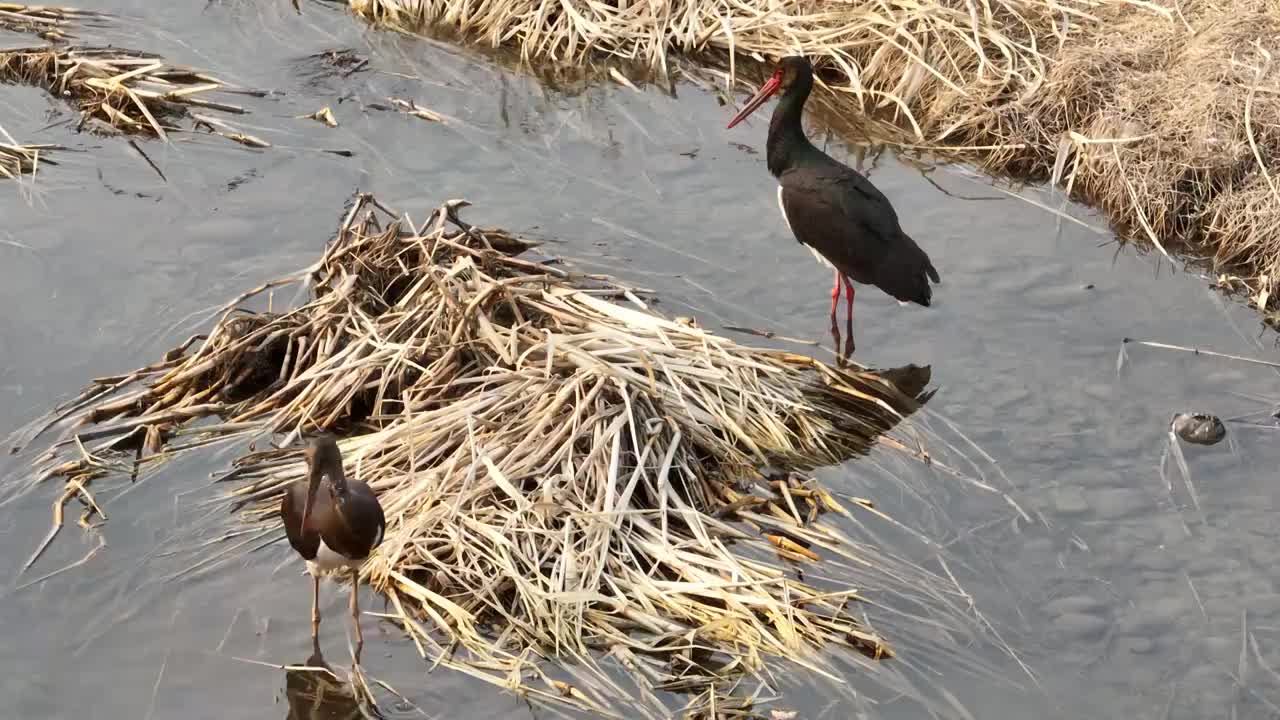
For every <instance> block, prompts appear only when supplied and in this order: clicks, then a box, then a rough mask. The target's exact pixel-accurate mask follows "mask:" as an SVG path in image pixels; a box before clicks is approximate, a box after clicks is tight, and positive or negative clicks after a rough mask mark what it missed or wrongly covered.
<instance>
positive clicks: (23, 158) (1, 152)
mask: <svg viewBox="0 0 1280 720" xmlns="http://www.w3.org/2000/svg"><path fill="white" fill-rule="evenodd" d="M59 149H61V148H60V147H59V146H57V145H48V144H45V145H23V144H21V143H19V142H18V141H17V140H14V139H13V136H12V135H10V134H9V133H8V132H7V131H6V130H5V129H4V127H0V177H3V178H5V179H8V180H16V179H17V178H18V177H20V176H22V175H34V174H35V173H36V171H37V170H38V169H39V168H40V165H41V163H45V164H49V165H56V164H57V163H54V162H53V161H52V160H49V159H48V158H47V157H46V155H47V154H48V152H49V151H50V150H59Z"/></svg>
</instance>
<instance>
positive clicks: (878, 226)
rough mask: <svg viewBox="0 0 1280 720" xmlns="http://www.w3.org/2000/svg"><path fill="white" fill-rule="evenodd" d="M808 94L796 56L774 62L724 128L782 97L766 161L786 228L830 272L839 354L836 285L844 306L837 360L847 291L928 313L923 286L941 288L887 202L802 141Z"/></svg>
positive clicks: (928, 293)
mask: <svg viewBox="0 0 1280 720" xmlns="http://www.w3.org/2000/svg"><path fill="white" fill-rule="evenodd" d="M812 89H813V66H812V65H811V64H810V63H809V61H808V59H806V58H804V57H800V56H792V57H784V58H782V59H781V60H779V61H778V66H777V68H776V69H774V71H773V75H772V76H770V77H769V80H768V81H767V82H765V84H764V86H763V87H761V88H760V91H759V92H757V93H756V94H755V97H752V98H751V99H750V100H749V101H747V104H746V106H745V107H743V108H742V111H741V112H739V113H738V114H737V115H735V116H734V117H733V119H732V120H730V121H729V127H730V128H732V127H733V126H735V125H737V124H738V123H740V122H742V120H743V119H745V118H746V117H747V116H748V115H750V114H751V113H752V112H755V110H756V108H758V107H760V106H761V105H763V104H764V101H765V100H768V99H769V98H770V97H771V96H772V95H773V94H774V93H776V92H778V91H779V90H782V99H781V100H779V101H778V106H777V108H775V109H774V111H773V117H772V119H770V120H769V139H768V144H767V146H766V148H767V151H766V158H767V159H768V163H769V172H771V173H773V176H774V177H776V178H777V179H778V205H779V206H780V207H781V208H782V217H783V220H785V221H786V223H787V227H789V228H790V229H791V232H792V234H794V235H795V236H796V240H799V241H800V242H801V243H802V244H804V245H805V246H806V247H808V248H809V250H810V252H812V253H813V254H814V256H815V257H816V258H818V261H819V262H821V263H822V264H824V265H826V266H828V267H831V268H833V269H834V271H835V281H834V283H833V285H832V287H831V334H832V335H833V336H834V337H835V341H836V352H837V353H838V352H839V351H840V330H839V326H838V325H837V323H836V310H837V309H838V307H839V302H840V285H841V283H843V284H844V289H845V297H846V299H847V300H848V312H847V314H846V316H845V331H846V334H847V335H848V338H847V339H846V341H845V351H844V355H845V356H848V355H850V354H852V353H853V348H854V344H853V294H854V291H853V283H854V282H858V283H862V284H864V285H874V286H876V287H878V288H880V289H881V290H883V291H884V292H886V293H888V294H889V295H891V296H892V297H893V298H895V299H896V300H897V301H898V302H899V303H901V304H906V303H908V302H914V303H918V304H920V305H924V306H926V307H928V305H929V302H930V300H931V299H932V297H933V289H932V288H931V287H930V285H929V281H930V280H932V281H933V282H935V283H936V282H940V280H939V278H938V271H937V270H935V269H934V267H933V263H931V262H929V256H928V255H926V254H925V252H924V250H921V249H920V246H919V245H917V244H916V242H915V241H914V240H912V239H911V238H910V237H909V236H908V235H907V234H906V233H905V232H903V231H902V227H901V226H899V225H898V214H897V213H896V212H894V210H893V206H892V205H890V204H889V199H888V198H886V197H885V196H884V194H883V193H881V192H880V191H879V190H877V189H876V186H875V185H872V184H871V181H870V180H868V179H867V178H865V177H863V175H862V174H861V173H859V172H858V171H856V170H854V169H853V168H851V167H849V166H847V165H844V164H843V163H840V162H838V161H837V160H835V159H834V158H832V157H831V156H830V155H827V154H826V153H824V152H822V151H821V150H819V149H818V148H816V147H814V146H813V143H811V142H809V138H807V137H805V134H804V128H803V127H802V125H801V122H800V116H801V113H802V112H803V111H804V103H805V101H806V100H808V99H809V91H810V90H812Z"/></svg>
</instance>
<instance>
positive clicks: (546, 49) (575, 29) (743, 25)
mask: <svg viewBox="0 0 1280 720" xmlns="http://www.w3.org/2000/svg"><path fill="white" fill-rule="evenodd" d="M349 2H350V5H351V7H352V8H353V9H354V10H355V11H356V12H358V13H359V14H361V15H363V16H365V17H367V18H369V19H370V20H372V21H374V22H377V23H380V24H383V25H385V26H389V27H393V28H397V29H400V30H405V31H413V30H415V29H421V28H425V27H444V28H448V29H451V30H455V31H458V32H461V33H462V34H464V35H466V36H469V37H472V38H476V39H478V40H480V41H482V42H487V43H490V44H493V45H512V46H516V47H518V48H519V49H520V52H521V53H522V55H523V56H524V57H526V58H540V59H554V60H562V61H564V60H571V61H576V60H581V59H584V58H586V57H587V56H588V55H589V54H591V53H603V54H607V55H611V56H615V57H619V58H623V59H625V60H627V61H639V62H643V63H646V64H648V65H649V66H651V67H654V68H656V69H659V70H664V71H665V70H667V69H668V66H669V64H670V57H669V56H670V54H671V53H673V52H674V53H681V54H685V55H700V56H703V57H708V56H710V57H713V58H716V59H717V60H718V59H720V58H725V57H726V56H727V60H728V65H729V69H730V73H731V75H733V74H736V73H735V72H734V71H735V70H736V68H735V65H736V64H737V63H739V62H741V61H742V60H745V59H749V58H756V59H776V58H777V57H780V56H783V55H789V54H794V53H803V54H805V55H808V56H810V57H811V58H813V59H815V61H817V62H818V64H819V66H820V67H821V68H822V71H823V77H824V78H825V80H826V82H827V83H828V84H829V85H830V86H831V87H832V88H834V89H835V90H836V91H838V92H842V93H844V94H846V95H847V102H846V104H845V107H846V108H848V107H849V106H850V105H852V106H853V107H857V108H859V109H861V110H862V111H864V112H866V113H869V114H875V115H876V116H877V117H883V118H888V119H889V120H891V121H893V122H894V123H895V124H896V126H897V128H898V129H899V131H900V132H901V133H902V138H900V139H902V140H903V141H904V142H905V143H906V144H909V145H912V146H914V147H918V148H927V149H931V150H937V151H940V152H952V153H956V154H957V155H958V156H959V157H962V158H964V159H968V160H971V161H974V162H977V163H979V164H981V165H983V166H984V167H985V168H987V169H988V170H991V171H995V172H999V173H1007V174H1011V175H1013V176H1016V177H1021V178H1029V179H1034V180H1051V181H1052V182H1054V183H1055V184H1060V185H1062V186H1063V187H1065V188H1066V189H1067V190H1068V191H1069V192H1071V193H1072V194H1073V195H1074V196H1075V197H1077V198H1079V199H1081V200H1083V201H1085V202H1089V203H1092V204H1096V205H1098V206H1099V207H1101V208H1102V209H1103V210H1104V211H1105V212H1106V213H1107V215H1108V216H1109V217H1110V218H1111V219H1112V221H1113V222H1114V224H1115V225H1116V226H1117V228H1118V230H1119V231H1120V232H1121V233H1122V234H1123V236H1124V237H1125V238H1126V239H1136V240H1139V241H1141V242H1143V243H1145V244H1147V245H1148V246H1155V247H1157V248H1159V249H1160V250H1162V251H1175V250H1176V251H1181V252H1183V253H1186V254H1188V255H1190V256H1192V257H1196V258H1203V259H1204V260H1205V261H1207V262H1208V263H1209V264H1210V265H1211V266H1212V267H1213V268H1214V269H1215V270H1216V271H1217V272H1220V273H1231V274H1233V275H1234V276H1233V277H1227V278H1223V280H1225V281H1227V284H1230V283H1233V282H1234V283H1239V284H1241V285H1242V286H1244V287H1248V288H1249V289H1251V290H1252V292H1254V293H1255V297H1256V299H1257V301H1258V302H1259V304H1260V305H1264V306H1265V305H1267V304H1268V302H1270V304H1272V305H1274V304H1275V303H1274V301H1273V300H1274V298H1275V297H1276V295H1277V293H1276V292H1275V288H1276V283H1277V282H1278V281H1280V178H1278V177H1277V171H1278V170H1280V122H1278V121H1277V120H1276V118H1277V117H1280V69H1278V68H1277V63H1276V62H1274V58H1275V56H1276V54H1277V53H1278V52H1280V4H1277V3H1276V2H1274V1H1273V0H1232V1H1231V2H1213V1H1212V0H1066V2H1055V1H1053V0H997V1H996V2H991V3H982V4H977V5H975V4H974V3H972V2H968V1H967V0H929V1H928V2H915V1H914V0H887V1H886V2H877V3H836V2H822V1H819V0H807V1H805V2H797V3H775V2H765V1H764V0H758V1H751V2H743V3H732V4H716V5H707V4H705V3H702V2H696V1H693V2H690V1H688V0H671V1H669V2H658V3H647V4H634V3H633V4H616V3H590V4H572V5H557V6H554V7H552V6H547V5H546V4H544V3H541V2H537V1H535V0H513V1H511V2H504V3H491V2H485V1H483V0H448V1H447V2H446V1H445V0H349ZM708 54H709V55H708ZM748 62H749V63H750V61H749V60H748Z"/></svg>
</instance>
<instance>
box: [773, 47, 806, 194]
mask: <svg viewBox="0 0 1280 720" xmlns="http://www.w3.org/2000/svg"><path fill="white" fill-rule="evenodd" d="M806 70H807V69H806ZM812 89H813V75H812V73H811V72H807V71H801V72H798V73H797V74H796V77H795V79H794V80H793V81H792V83H791V85H790V86H789V87H788V88H787V89H786V91H785V92H784V93H783V94H782V99H781V100H779V101H778V106H777V107H776V108H774V110H773V117H772V118H770V120H769V140H768V143H767V144H766V146H765V149H766V152H765V157H766V159H767V160H768V162H769V172H770V173H773V176H774V177H778V176H780V175H782V173H783V172H785V171H787V170H790V169H791V168H793V167H795V166H796V164H797V163H799V162H801V160H802V158H803V157H804V156H805V155H806V154H808V152H809V151H811V150H813V149H814V147H813V144H812V143H810V142H809V138H807V137H805V134H804V125H803V123H802V122H801V116H802V115H803V114H804V103H805V101H806V100H808V99H809V91H810V90H812Z"/></svg>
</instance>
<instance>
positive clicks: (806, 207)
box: [778, 156, 939, 306]
mask: <svg viewBox="0 0 1280 720" xmlns="http://www.w3.org/2000/svg"><path fill="white" fill-rule="evenodd" d="M778 181H779V183H781V185H782V190H781V199H782V200H781V201H782V212H783V213H784V214H785V215H786V219H787V224H788V225H789V226H790V227H791V232H792V233H794V234H795V236H796V240H799V241H800V242H802V243H804V244H805V245H808V246H809V247H811V248H813V249H814V250H815V251H817V252H818V253H819V254H821V255H822V256H823V257H824V258H826V259H827V261H828V262H830V263H831V264H832V265H834V266H835V267H836V269H838V270H840V272H842V273H844V274H845V275H848V276H849V277H850V278H852V279H853V280H854V281H856V282H859V283H863V284H866V285H874V286H876V287H878V288H880V289H881V290H883V291H884V292H886V293H887V294H889V295H891V296H892V297H894V298H896V299H898V300H901V301H903V302H914V303H918V304H920V305H926V306H927V305H928V304H929V302H930V300H931V299H932V297H933V291H932V289H931V288H930V286H929V280H930V279H932V280H933V281H934V282H939V278H938V271H937V270H935V269H934V267H933V264H932V263H931V262H930V261H929V256H928V255H926V254H925V252H924V250H921V249H920V246H919V245H917V244H916V242H915V241H914V240H912V239H911V238H910V237H909V236H908V235H907V234H906V233H904V232H903V231H902V228H901V227H900V226H899V225H898V214H897V213H896V212H894V209H893V206H892V205H890V204H889V199H888V198H886V197H885V196H884V194H883V193H881V192H880V191H879V190H877V189H876V187H875V186H874V185H872V184H871V181H870V180H867V179H866V178H865V177H863V176H862V175H861V174H859V173H858V172H856V171H854V170H853V169H852V168H848V167H845V166H844V165H841V164H839V163H837V162H835V161H834V160H831V159H830V158H826V157H825V156H824V157H823V158H822V161H820V162H815V163H812V164H809V163H801V164H798V165H797V166H796V167H793V168H791V169H788V170H787V171H785V172H783V173H782V175H781V176H780V177H779V178H778Z"/></svg>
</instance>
